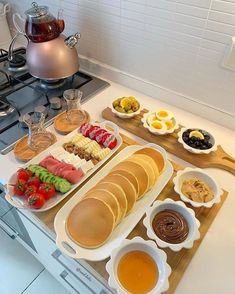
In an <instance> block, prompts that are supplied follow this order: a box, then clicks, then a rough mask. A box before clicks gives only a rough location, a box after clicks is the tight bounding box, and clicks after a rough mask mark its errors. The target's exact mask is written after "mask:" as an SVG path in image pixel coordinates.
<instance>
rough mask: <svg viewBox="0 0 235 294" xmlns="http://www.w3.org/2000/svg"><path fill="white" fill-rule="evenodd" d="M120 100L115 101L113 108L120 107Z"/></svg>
mask: <svg viewBox="0 0 235 294" xmlns="http://www.w3.org/2000/svg"><path fill="white" fill-rule="evenodd" d="M119 103H120V100H119V99H116V100H114V101H113V107H114V108H115V107H116V106H119Z"/></svg>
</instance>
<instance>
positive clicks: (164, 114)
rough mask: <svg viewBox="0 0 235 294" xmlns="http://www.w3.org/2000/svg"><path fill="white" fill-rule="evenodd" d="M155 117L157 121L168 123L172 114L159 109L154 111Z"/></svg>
mask: <svg viewBox="0 0 235 294" xmlns="http://www.w3.org/2000/svg"><path fill="white" fill-rule="evenodd" d="M155 115H156V117H157V119H158V120H162V121H170V120H171V119H172V118H173V117H174V114H173V113H172V112H171V111H169V110H166V109H160V110H158V111H156V113H155Z"/></svg>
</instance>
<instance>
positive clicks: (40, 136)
mask: <svg viewBox="0 0 235 294" xmlns="http://www.w3.org/2000/svg"><path fill="white" fill-rule="evenodd" d="M23 120H24V122H25V123H26V125H27V126H28V128H29V134H28V145H29V147H30V148H31V149H32V150H35V151H39V150H44V149H46V148H48V147H49V146H50V145H52V144H53V143H54V142H55V136H54V135H53V134H52V133H50V132H48V131H47V130H46V129H45V127H44V121H45V116H44V114H43V113H42V112H37V111H34V112H29V113H26V114H25V115H24V117H23Z"/></svg>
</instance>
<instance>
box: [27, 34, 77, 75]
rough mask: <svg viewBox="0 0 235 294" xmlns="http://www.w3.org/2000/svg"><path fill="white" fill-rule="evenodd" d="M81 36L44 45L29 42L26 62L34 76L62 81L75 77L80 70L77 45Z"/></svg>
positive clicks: (61, 37) (59, 38)
mask: <svg viewBox="0 0 235 294" xmlns="http://www.w3.org/2000/svg"><path fill="white" fill-rule="evenodd" d="M79 38H80V34H75V35H73V36H70V37H68V38H66V37H65V36H64V35H59V37H57V38H55V39H53V40H51V41H47V42H42V43H34V42H31V41H29V43H28V46H27V48H26V61H27V66H28V68H29V72H30V74H31V75H32V76H34V77H37V78H40V79H44V80H51V79H62V78H66V77H69V76H71V75H73V74H74V73H75V72H77V71H78V69H79V62H78V53H77V50H76V48H75V45H76V43H77V41H78V39H79Z"/></svg>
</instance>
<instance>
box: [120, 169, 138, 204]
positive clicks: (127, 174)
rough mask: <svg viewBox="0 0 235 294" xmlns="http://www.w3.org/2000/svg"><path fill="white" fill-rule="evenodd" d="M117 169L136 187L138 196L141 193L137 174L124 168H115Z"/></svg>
mask: <svg viewBox="0 0 235 294" xmlns="http://www.w3.org/2000/svg"><path fill="white" fill-rule="evenodd" d="M115 171H118V174H120V175H122V176H123V177H125V178H127V179H128V180H129V181H130V182H131V183H132V184H133V186H134V187H135V191H136V197H137V198H138V195H139V183H138V180H137V178H136V176H135V175H134V174H133V173H131V172H129V171H128V170H124V169H118V168H117V169H115Z"/></svg>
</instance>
